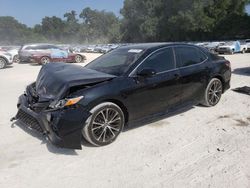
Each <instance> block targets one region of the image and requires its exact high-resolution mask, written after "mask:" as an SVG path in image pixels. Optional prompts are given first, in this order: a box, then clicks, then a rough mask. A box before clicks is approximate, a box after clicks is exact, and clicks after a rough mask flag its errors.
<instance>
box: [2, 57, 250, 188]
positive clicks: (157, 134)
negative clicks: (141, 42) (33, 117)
mask: <svg viewBox="0 0 250 188" xmlns="http://www.w3.org/2000/svg"><path fill="white" fill-rule="evenodd" d="M97 56H98V54H88V55H87V58H88V61H89V60H90V59H93V58H95V57H97ZM226 58H227V59H229V60H230V61H231V63H232V68H233V76H232V88H235V87H240V86H246V85H248V86H250V54H236V55H232V56H226ZM247 67H248V68H247ZM39 69H40V66H36V65H29V64H14V65H13V67H11V68H6V69H3V70H0V96H1V98H0V114H1V115H0V117H1V118H0V134H1V136H0V187H1V188H27V187H32V188H37V187H39V188H40V187H41V188H44V187H48V188H49V187H60V188H64V187H65V188H68V187H74V188H77V187H199V188H200V187H218V188H223V187H225V188H230V187H232V188H234V187H250V96H248V95H243V94H238V93H235V92H233V91H231V90H229V91H227V92H226V93H225V94H224V95H223V97H222V100H221V102H220V103H219V104H218V105H217V106H216V107H212V108H205V107H200V106H196V107H193V109H190V110H186V111H182V112H180V113H178V114H175V115H173V116H170V117H168V118H162V119H161V120H159V121H156V122H153V123H149V124H147V125H145V126H140V127H137V128H135V129H130V130H127V131H125V132H123V134H121V135H120V136H119V138H118V139H117V140H116V142H115V143H113V144H111V145H109V146H106V147H100V148H97V147H89V146H87V145H86V146H85V145H84V146H83V149H82V150H68V149H60V148H57V147H55V146H53V145H51V144H50V143H48V142H47V141H46V140H45V139H44V138H43V137H40V136H38V135H37V134H36V133H34V132H32V131H27V130H24V129H22V128H21V127H20V126H16V125H15V124H12V123H11V122H10V121H9V120H10V118H11V117H13V116H14V115H15V113H16V111H17V109H16V102H17V98H18V96H19V95H20V94H21V93H22V92H23V91H24V89H25V86H26V85H27V84H29V83H31V82H32V81H34V80H35V78H36V75H37V74H38V71H39Z"/></svg>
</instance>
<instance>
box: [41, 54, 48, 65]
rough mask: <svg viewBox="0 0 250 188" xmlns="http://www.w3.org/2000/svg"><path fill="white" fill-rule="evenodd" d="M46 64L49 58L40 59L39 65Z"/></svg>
mask: <svg viewBox="0 0 250 188" xmlns="http://www.w3.org/2000/svg"><path fill="white" fill-rule="evenodd" d="M48 63H50V58H49V57H47V56H44V57H42V58H41V59H40V63H39V64H41V65H45V64H48Z"/></svg>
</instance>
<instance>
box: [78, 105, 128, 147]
mask: <svg viewBox="0 0 250 188" xmlns="http://www.w3.org/2000/svg"><path fill="white" fill-rule="evenodd" d="M90 112H91V113H92V115H91V116H90V117H89V118H88V120H87V121H86V125H85V127H84V128H83V130H82V134H83V137H84V138H85V139H86V140H87V141H88V142H89V143H91V144H93V145H95V146H105V145H108V144H111V143H112V142H113V141H115V140H116V138H117V137H118V135H119V134H120V133H121V131H122V129H123V127H124V123H125V119H124V114H123V111H122V110H121V108H120V107H119V106H117V105H116V104H114V103H110V102H105V103H101V104H99V105H97V106H96V107H94V108H93V109H92V110H91V111H90Z"/></svg>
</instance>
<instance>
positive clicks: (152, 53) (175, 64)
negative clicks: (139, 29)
mask: <svg viewBox="0 0 250 188" xmlns="http://www.w3.org/2000/svg"><path fill="white" fill-rule="evenodd" d="M168 48H171V49H172V53H173V57H174V66H175V67H174V69H171V70H166V71H162V72H158V73H156V74H157V75H158V74H163V73H166V72H170V71H174V70H176V69H178V68H177V62H176V57H175V52H174V47H173V46H167V47H163V48H159V49H157V50H155V51H153V52H151V53H150V54H149V55H148V56H147V57H145V58H144V59H143V60H142V61H141V62H140V63H139V64H138V65H137V66H136V67H135V68H134V70H133V71H131V73H130V74H129V76H128V77H134V76H135V75H136V71H137V69H138V68H139V67H140V66H141V64H143V63H144V62H145V61H146V60H147V59H148V58H150V57H151V56H152V55H154V54H155V53H157V52H158V51H161V50H165V49H168Z"/></svg>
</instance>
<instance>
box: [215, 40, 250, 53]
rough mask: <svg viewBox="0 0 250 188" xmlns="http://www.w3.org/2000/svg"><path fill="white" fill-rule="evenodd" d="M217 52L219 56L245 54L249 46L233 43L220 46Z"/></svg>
mask: <svg viewBox="0 0 250 188" xmlns="http://www.w3.org/2000/svg"><path fill="white" fill-rule="evenodd" d="M217 51H218V53H219V54H226V53H229V54H234V53H245V52H246V51H247V45H246V44H241V43H240V42H239V41H231V42H226V43H225V44H224V45H222V46H219V47H218V48H217Z"/></svg>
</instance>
